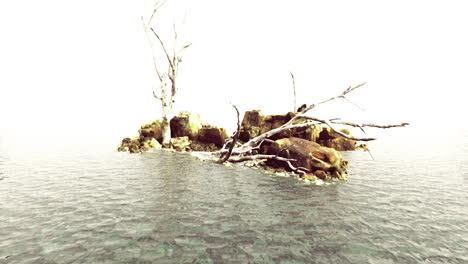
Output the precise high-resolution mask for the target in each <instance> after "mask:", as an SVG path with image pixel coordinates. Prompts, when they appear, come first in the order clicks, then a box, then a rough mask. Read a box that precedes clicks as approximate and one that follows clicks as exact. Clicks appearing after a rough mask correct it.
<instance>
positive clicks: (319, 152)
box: [266, 137, 348, 179]
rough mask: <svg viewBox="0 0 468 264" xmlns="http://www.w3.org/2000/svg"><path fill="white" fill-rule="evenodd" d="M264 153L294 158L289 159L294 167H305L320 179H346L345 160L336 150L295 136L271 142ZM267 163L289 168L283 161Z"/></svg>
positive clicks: (346, 164)
mask: <svg viewBox="0 0 468 264" xmlns="http://www.w3.org/2000/svg"><path fill="white" fill-rule="evenodd" d="M266 153H267V154H270V155H278V156H280V157H284V158H288V159H294V160H295V161H291V164H292V165H293V166H294V167H296V168H297V167H303V168H306V169H308V170H310V171H311V172H312V173H314V174H316V176H317V177H318V178H321V179H322V178H323V179H327V177H331V178H337V179H346V172H347V166H348V163H347V161H344V160H343V159H342V157H341V154H340V153H339V152H338V151H336V150H334V149H332V148H327V147H324V146H321V145H319V144H317V143H315V142H311V141H308V140H305V139H302V138H295V137H290V138H283V139H279V140H276V141H275V142H274V143H272V144H271V145H270V146H269V147H268V148H267V149H266ZM269 165H272V166H280V167H283V168H285V169H288V170H289V169H290V168H289V166H288V164H287V163H285V162H283V161H277V160H270V161H269ZM321 171H323V172H325V174H324V173H322V172H321Z"/></svg>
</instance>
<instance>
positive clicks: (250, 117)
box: [239, 110, 265, 142]
mask: <svg viewBox="0 0 468 264" xmlns="http://www.w3.org/2000/svg"><path fill="white" fill-rule="evenodd" d="M264 124H265V116H264V115H263V113H262V111H260V110H252V111H246V112H245V114H244V118H243V120H242V124H241V129H240V134H239V139H240V140H242V141H244V142H247V141H249V140H250V139H252V138H254V137H256V136H258V135H259V134H260V130H261V127H263V126H264Z"/></svg>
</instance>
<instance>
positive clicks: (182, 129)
mask: <svg viewBox="0 0 468 264" xmlns="http://www.w3.org/2000/svg"><path fill="white" fill-rule="evenodd" d="M170 126H171V137H172V138H177V137H188V138H189V139H190V140H197V137H198V131H199V130H200V129H201V128H202V122H201V120H200V115H198V114H194V113H190V112H186V111H182V112H180V113H179V114H178V115H177V116H175V117H174V118H172V119H171V121H170Z"/></svg>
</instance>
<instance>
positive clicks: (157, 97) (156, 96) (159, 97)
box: [151, 86, 163, 101]
mask: <svg viewBox="0 0 468 264" xmlns="http://www.w3.org/2000/svg"><path fill="white" fill-rule="evenodd" d="M151 88H152V89H153V97H154V98H156V99H158V100H161V101H162V100H163V99H162V96H158V95H157V94H156V91H155V90H154V86H152V87H151Z"/></svg>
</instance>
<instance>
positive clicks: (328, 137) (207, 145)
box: [118, 110, 368, 180]
mask: <svg viewBox="0 0 468 264" xmlns="http://www.w3.org/2000/svg"><path fill="white" fill-rule="evenodd" d="M300 114H301V112H289V113H287V114H283V115H264V114H263V113H262V111H260V110H252V111H246V112H245V114H244V117H243V120H242V123H241V124H240V129H239V130H238V131H236V133H234V135H233V136H232V137H229V136H228V135H227V132H226V129H224V128H219V127H215V126H212V125H209V124H203V123H202V121H201V118H200V116H199V115H198V114H195V113H190V112H186V111H184V112H180V113H179V114H178V115H176V116H175V117H173V118H172V119H171V120H170V130H171V139H170V144H169V145H168V146H167V147H166V149H170V150H173V151H179V152H205V153H207V154H210V155H211V156H213V157H220V158H222V156H223V154H225V155H226V153H227V152H228V149H229V148H230V147H231V146H232V143H233V142H234V139H235V137H236V135H237V137H238V138H237V142H236V143H235V144H236V145H237V146H242V145H244V144H246V143H247V142H249V141H251V140H253V139H255V138H256V137H259V136H261V135H263V134H265V133H267V132H271V131H272V130H274V129H278V128H281V127H283V126H285V125H286V124H288V122H290V121H291V120H293V119H294V120H293V122H292V123H291V124H292V125H293V126H296V127H293V128H291V129H285V130H283V131H281V132H279V133H276V134H274V135H272V136H270V137H268V138H265V139H263V140H262V141H261V143H260V144H259V145H258V146H256V147H254V148H252V149H251V150H250V151H249V152H246V154H248V155H242V156H241V155H235V156H234V155H233V156H231V157H230V159H229V161H230V162H243V163H244V165H246V166H250V167H253V166H255V167H257V166H259V167H263V168H265V169H267V170H269V171H287V172H291V175H296V176H297V177H300V178H303V179H306V180H317V179H320V180H346V176H347V174H348V167H349V163H348V162H347V161H345V160H343V158H342V156H341V154H340V152H339V151H355V150H368V149H367V146H366V145H365V144H357V141H356V140H354V139H352V138H353V136H352V135H351V133H350V131H349V130H348V129H340V130H338V131H337V132H335V130H333V129H332V128H331V127H323V126H321V125H320V124H310V122H309V118H305V117H301V116H300ZM138 133H139V136H137V137H134V138H124V139H123V140H122V143H121V146H120V147H119V148H118V151H122V152H125V151H128V152H130V153H142V152H146V151H153V150H155V149H156V150H157V149H162V148H163V147H162V145H161V143H162V128H161V121H160V120H156V121H153V122H152V123H149V124H144V125H142V126H141V128H140V129H139V130H138ZM343 135H346V136H347V137H344V136H343Z"/></svg>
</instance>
